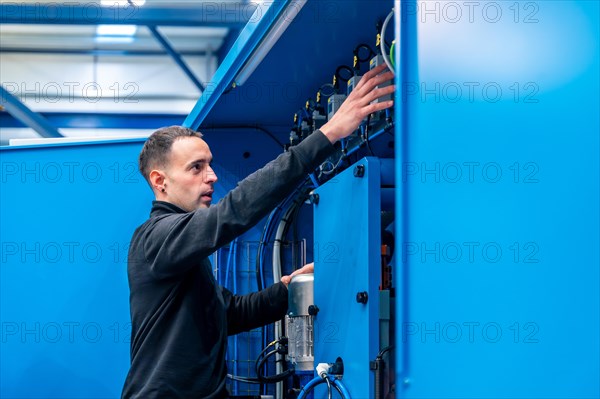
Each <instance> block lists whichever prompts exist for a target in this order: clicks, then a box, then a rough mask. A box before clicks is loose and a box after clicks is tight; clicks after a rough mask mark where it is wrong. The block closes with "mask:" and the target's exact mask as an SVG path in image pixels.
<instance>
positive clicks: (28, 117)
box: [0, 85, 62, 137]
mask: <svg viewBox="0 0 600 399" xmlns="http://www.w3.org/2000/svg"><path fill="white" fill-rule="evenodd" d="M0 104H1V105H2V106H3V107H4V108H5V109H6V110H7V111H8V112H9V113H10V114H11V115H12V116H13V117H15V118H16V119H18V120H19V121H21V122H22V123H23V124H25V125H27V126H28V127H30V128H32V129H33V130H35V131H36V132H37V133H39V135H40V136H42V137H62V134H60V133H59V132H58V130H56V128H55V127H54V126H52V125H51V124H50V122H48V121H47V120H46V118H44V117H43V116H41V115H39V114H37V113H35V112H33V111H32V110H30V109H29V108H27V106H26V105H25V104H23V103H22V102H21V101H19V99H18V98H17V97H15V96H13V95H12V94H11V93H9V92H8V91H7V90H6V89H5V88H4V87H2V86H1V85H0Z"/></svg>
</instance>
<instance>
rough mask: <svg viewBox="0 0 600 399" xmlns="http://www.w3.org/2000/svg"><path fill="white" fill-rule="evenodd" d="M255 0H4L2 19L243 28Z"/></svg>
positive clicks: (28, 22) (43, 22) (253, 8)
mask: <svg viewBox="0 0 600 399" xmlns="http://www.w3.org/2000/svg"><path fill="white" fill-rule="evenodd" d="M255 8H256V5H255V4H253V3H251V2H241V3H235V2H232V3H229V2H224V3H217V2H203V3H200V4H198V5H195V6H194V7H174V6H170V7H152V6H144V7H139V6H135V5H132V4H119V3H117V2H115V3H114V4H113V5H110V6H101V5H100V4H99V3H97V2H90V3H85V4H83V5H82V4H81V3H77V2H73V3H68V2H67V3H62V4H61V3H43V2H40V3H31V4H26V3H17V2H10V3H9V2H7V3H4V4H0V21H1V22H2V23H6V24H62V25H99V24H111V25H152V26H194V27H198V26H215V27H230V28H238V29H239V28H241V27H243V26H244V25H245V24H246V23H247V22H248V19H249V18H250V17H251V16H252V13H253V12H254V10H255Z"/></svg>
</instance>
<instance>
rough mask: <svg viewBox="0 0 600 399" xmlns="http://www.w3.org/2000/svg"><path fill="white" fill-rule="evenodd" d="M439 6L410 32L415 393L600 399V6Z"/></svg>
mask: <svg viewBox="0 0 600 399" xmlns="http://www.w3.org/2000/svg"><path fill="white" fill-rule="evenodd" d="M434 3H437V2H431V3H430V4H429V10H430V12H429V13H424V12H423V11H424V10H423V9H421V10H420V12H419V13H418V14H416V13H415V12H414V10H415V8H412V9H405V10H404V11H405V12H406V14H405V15H404V17H403V22H404V24H403V26H402V33H403V45H404V49H403V51H404V52H403V54H402V56H403V57H404V65H403V66H404V70H403V73H402V75H401V76H399V77H398V80H399V84H400V85H403V92H402V93H399V95H398V97H399V98H398V101H399V102H401V103H402V108H399V109H398V111H399V112H398V117H399V118H403V119H402V120H403V129H402V131H399V132H397V134H398V136H397V137H398V138H399V140H400V141H401V142H402V145H401V146H400V145H399V146H397V148H398V152H397V156H398V158H399V159H401V160H402V162H398V164H397V165H398V170H397V176H398V177H397V179H398V183H399V184H398V193H399V197H400V195H403V197H400V198H403V199H402V209H403V211H404V216H403V218H404V220H403V223H402V226H403V227H402V228H401V229H400V230H399V231H398V233H399V237H398V245H397V247H398V248H402V249H403V260H404V262H403V263H402V273H400V274H399V275H398V276H397V277H398V280H397V282H398V283H399V285H400V286H401V287H402V289H403V295H402V302H403V312H402V317H400V318H399V319H398V324H397V329H398V336H397V338H398V340H399V342H402V345H401V346H400V350H399V353H398V363H399V364H401V365H403V366H402V368H401V369H400V370H398V372H399V373H398V380H397V382H398V387H399V391H400V395H401V396H402V397H407V398H425V397H427V398H430V397H440V398H441V397H446V398H448V397H461V398H499V397H503V398H509V397H519V398H597V397H598V396H599V395H600V388H599V382H598V381H599V377H598V376H599V375H600V367H599V362H600V360H599V358H600V348H599V339H598V337H599V336H600V329H599V314H600V309H599V303H598V300H599V297H600V291H599V266H598V265H599V263H600V260H599V256H598V243H599V241H600V240H599V232H598V220H599V219H598V218H599V213H598V204H599V203H600V199H599V193H598V181H599V169H600V168H599V131H600V124H599V113H598V110H599V109H600V106H599V100H598V92H599V86H600V84H599V71H600V62H599V49H600V45H599V41H600V40H599V26H600V25H599V3H598V2H596V1H583V2H576V1H545V2H497V3H493V4H492V3H480V4H479V8H476V9H475V11H474V13H473V14H472V15H473V19H472V20H469V14H468V10H467V9H466V8H465V7H464V6H462V5H460V4H462V3H454V4H459V5H460V6H459V7H462V19H461V20H459V21H454V20H455V19H456V15H458V14H456V7H455V8H454V9H452V8H448V7H454V5H452V4H450V3H449V2H440V3H437V11H436V5H435V4H434ZM448 4H450V6H448ZM406 5H407V7H408V6H411V5H412V6H413V7H423V2H409V3H408V4H406ZM486 5H487V9H486V8H484V6H486ZM511 7H513V8H511ZM484 10H485V12H487V14H483V15H482V12H484ZM498 10H500V13H501V14H498V13H497V11H498ZM517 11H518V12H519V13H518V14H517ZM498 15H501V17H500V18H499V17H498ZM436 18H437V19H436ZM453 21H454V22H453ZM469 88H473V91H472V92H471V91H470V89H469ZM401 96H402V97H401Z"/></svg>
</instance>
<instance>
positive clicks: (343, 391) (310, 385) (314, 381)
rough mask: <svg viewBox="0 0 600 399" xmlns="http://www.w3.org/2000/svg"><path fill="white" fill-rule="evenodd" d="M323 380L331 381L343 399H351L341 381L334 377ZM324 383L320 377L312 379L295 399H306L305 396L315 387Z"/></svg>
mask: <svg viewBox="0 0 600 399" xmlns="http://www.w3.org/2000/svg"><path fill="white" fill-rule="evenodd" d="M325 378H328V379H329V381H331V383H333V385H335V386H336V387H337V388H338V389H339V392H340V393H341V395H342V398H343V399H351V397H350V393H349V392H348V390H347V389H346V387H345V386H344V384H343V383H342V380H339V379H337V378H335V377H331V376H329V375H328V376H326V377H325ZM324 383H325V379H324V378H321V377H315V378H313V379H312V380H310V382H309V383H308V384H306V386H305V387H303V388H302V390H301V391H300V393H299V394H298V396H297V398H296V399H306V396H307V395H308V394H309V393H310V392H311V391H312V390H313V389H315V387H317V386H318V385H321V384H324Z"/></svg>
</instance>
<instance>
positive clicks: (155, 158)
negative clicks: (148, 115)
mask: <svg viewBox="0 0 600 399" xmlns="http://www.w3.org/2000/svg"><path fill="white" fill-rule="evenodd" d="M182 137H198V138H202V133H200V132H197V131H195V130H192V129H189V128H187V127H183V126H169V127H162V128H160V129H158V130H157V131H155V132H154V133H152V134H151V135H150V137H148V140H146V142H145V143H144V147H143V148H142V151H141V152H140V158H139V169H140V173H141V174H142V176H144V178H145V179H146V181H147V182H148V184H150V187H152V184H151V183H150V172H151V171H152V169H153V168H155V167H157V166H160V167H164V166H166V165H167V162H168V156H169V153H170V152H171V147H172V146H173V143H174V142H175V140H177V139H179V138H182Z"/></svg>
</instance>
